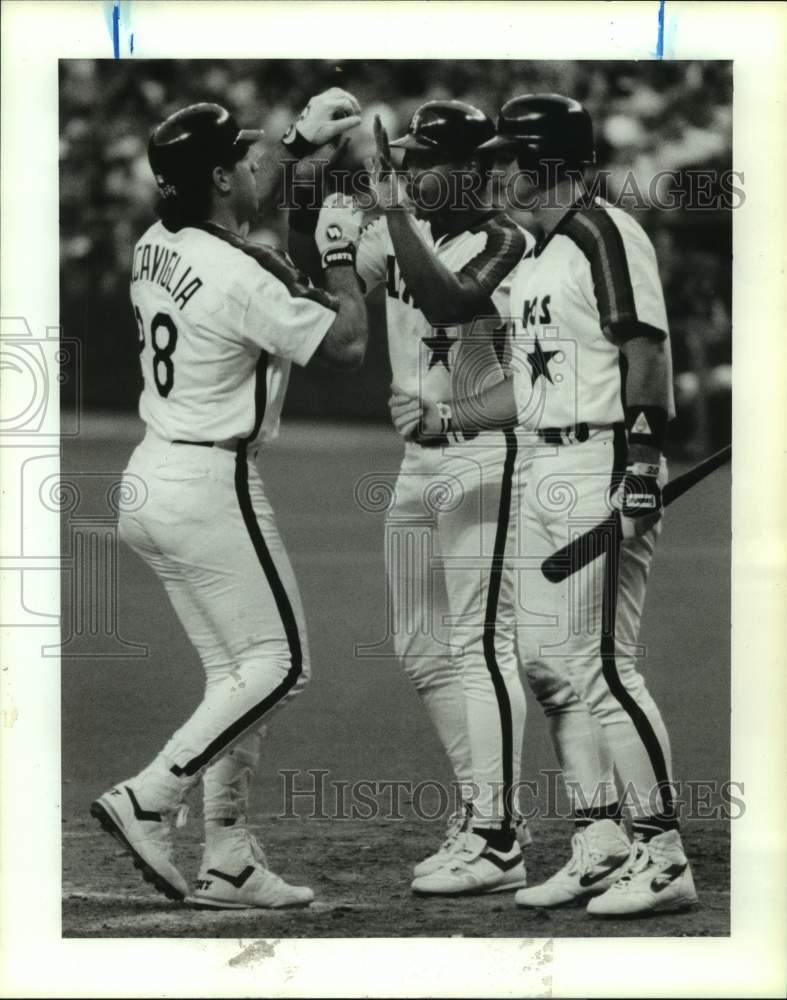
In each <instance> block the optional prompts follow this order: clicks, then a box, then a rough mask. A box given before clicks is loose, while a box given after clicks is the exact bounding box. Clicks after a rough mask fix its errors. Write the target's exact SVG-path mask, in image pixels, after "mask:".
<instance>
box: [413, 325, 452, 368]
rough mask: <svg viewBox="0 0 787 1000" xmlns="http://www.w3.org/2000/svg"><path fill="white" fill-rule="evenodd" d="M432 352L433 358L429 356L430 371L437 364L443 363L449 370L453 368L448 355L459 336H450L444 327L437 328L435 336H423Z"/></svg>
mask: <svg viewBox="0 0 787 1000" xmlns="http://www.w3.org/2000/svg"><path fill="white" fill-rule="evenodd" d="M421 339H422V340H423V342H424V344H425V345H426V347H428V348H429V350H430V351H431V352H432V356H431V358H429V371H431V370H432V369H433V368H434V366H435V365H442V366H443V367H444V368H445V370H446V371H447V372H450V371H451V369H450V368H449V366H448V355H449V354H450V353H451V348H452V347H453V346H454V344H455V343H456V341H457V339H458V338H457V337H449V336H448V334H447V333H446V332H445V330H443V329H438V330H435V332H434V336H433V337H422V338H421Z"/></svg>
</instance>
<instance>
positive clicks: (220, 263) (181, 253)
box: [131, 222, 336, 442]
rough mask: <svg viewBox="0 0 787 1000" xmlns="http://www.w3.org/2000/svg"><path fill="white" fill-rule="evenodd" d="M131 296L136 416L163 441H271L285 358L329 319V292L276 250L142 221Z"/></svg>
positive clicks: (210, 230)
mask: <svg viewBox="0 0 787 1000" xmlns="http://www.w3.org/2000/svg"><path fill="white" fill-rule="evenodd" d="M131 302H132V305H133V307H134V315H135V317H136V320H137V327H138V329H139V348H140V363H141V365H142V375H143V378H144V383H145V384H144V388H143V390H142V395H141V397H140V402H139V412H140V416H141V417H142V419H143V420H144V421H145V423H146V424H147V425H148V426H149V427H151V428H152V430H153V431H155V433H156V434H158V435H159V436H160V437H162V438H165V439H167V440H170V441H178V440H181V441H225V440H227V439H232V438H248V439H249V441H250V442H253V441H261V440H269V439H271V438H273V437H275V436H276V434H277V432H278V426H279V417H280V414H281V408H282V404H283V402H284V395H285V392H286V390H287V382H288V379H289V374H290V364H291V362H293V361H294V362H295V363H296V364H299V365H305V364H306V363H307V362H308V361H309V359H310V358H311V356H312V355H313V354H314V352H315V350H316V349H317V347H318V345H319V343H320V341H321V340H322V338H323V337H324V336H325V334H326V333H327V331H328V329H329V327H330V326H331V324H332V323H333V321H334V320H335V318H336V303H335V300H334V299H333V297H332V296H330V295H328V294H327V293H325V292H322V291H320V290H318V289H314V288H308V287H307V286H306V285H305V284H304V283H303V281H302V279H301V276H300V275H299V273H298V272H297V271H296V270H295V269H294V268H292V267H291V266H290V265H289V264H288V263H287V261H286V260H285V259H284V258H283V257H282V256H280V255H279V253H278V252H277V251H275V250H273V249H271V248H268V247H262V246H259V245H257V244H252V243H248V242H247V241H245V240H242V239H241V238H240V237H238V236H235V235H234V234H232V233H230V232H229V231H228V230H226V229H222V228H221V227H219V226H213V225H210V224H205V225H203V226H201V227H199V228H197V227H192V226H187V227H185V228H183V229H180V230H179V231H178V232H170V231H169V230H168V229H166V228H165V226H164V225H163V224H162V223H160V222H157V223H155V224H154V225H153V226H151V227H150V229H148V231H147V232H146V233H145V234H144V236H142V238H141V239H140V240H139V242H138V243H137V245H136V247H135V249H134V258H133V268H132V276H131Z"/></svg>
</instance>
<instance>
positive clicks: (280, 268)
mask: <svg viewBox="0 0 787 1000" xmlns="http://www.w3.org/2000/svg"><path fill="white" fill-rule="evenodd" d="M197 228H199V229H202V230H204V231H205V232H206V233H209V234H210V235H211V236H215V237H217V239H220V240H224V242H225V243H229V244H230V245H231V246H234V247H235V248H236V249H237V250H240V251H241V252H242V253H245V254H246V255H247V256H248V257H251V258H252V259H253V260H256V262H257V263H258V264H259V265H260V267H261V268H262V269H263V270H264V271H267V272H268V273H269V274H272V275H273V277H274V278H278V280H279V281H280V282H281V283H282V284H283V285H284V287H285V288H286V289H287V291H288V292H289V293H290V295H292V296H293V298H302V299H310V300H311V301H312V302H318V303H319V304H320V305H321V306H324V307H325V308H326V309H330V310H332V311H333V312H338V311H339V302H338V300H337V298H336V296H335V295H331V294H330V293H329V292H326V291H325V290H324V289H322V288H315V287H314V286H313V285H310V284H309V283H308V279H307V278H305V276H304V275H303V274H301V272H300V271H299V270H298V269H297V268H295V267H293V266H292V265H291V264H290V263H289V262H288V261H287V259H286V258H285V257H284V255H283V254H282V253H281V252H280V251H278V250H275V249H274V248H273V247H266V246H263V245H262V244H261V243H251V242H249V241H248V240H244V239H242V237H240V236H236V235H235V233H231V232H230V231H229V230H228V229H222V228H221V226H214V225H211V224H210V223H209V222H206V223H202V224H201V225H199V226H198V227H197Z"/></svg>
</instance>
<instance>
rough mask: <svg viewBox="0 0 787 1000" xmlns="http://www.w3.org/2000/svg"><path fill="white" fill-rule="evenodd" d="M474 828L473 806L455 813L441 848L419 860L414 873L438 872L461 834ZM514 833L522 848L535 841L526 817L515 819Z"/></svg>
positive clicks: (449, 822)
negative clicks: (462, 811)
mask: <svg viewBox="0 0 787 1000" xmlns="http://www.w3.org/2000/svg"><path fill="white" fill-rule="evenodd" d="M472 828H473V810H472V807H470V808H468V809H466V810H465V812H464V813H454V814H453V815H452V816H451V817H450V818H449V820H448V827H447V829H446V833H445V840H444V841H443V843H442V845H441V846H440V849H439V850H438V851H435V853H434V854H430V855H429V857H428V858H424V860H423V861H419V863H418V864H417V865H416V866H415V867H414V868H413V875H414V876H415V877H416V878H422V877H423V876H424V875H431V874H432V872H436V871H438V870H439V869H440V868H442V867H444V866H445V864H446V863H447V862H448V861H449V860H450V859H451V857H452V856H453V854H454V852H455V850H456V848H457V844H458V843H459V834H460V833H465V832H467V831H468V830H472ZM514 834H515V836H516V839H517V843H518V844H519V846H520V847H521V848H522V849H524V848H525V847H530V845H531V844H532V843H533V838H532V836H531V835H530V830H529V829H528V827H527V820H526V819H525V818H524V817H520V818H519V819H517V820H515V821H514Z"/></svg>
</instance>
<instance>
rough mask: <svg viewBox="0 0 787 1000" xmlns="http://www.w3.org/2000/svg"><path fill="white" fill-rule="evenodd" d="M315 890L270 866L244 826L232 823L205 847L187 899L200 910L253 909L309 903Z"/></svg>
mask: <svg viewBox="0 0 787 1000" xmlns="http://www.w3.org/2000/svg"><path fill="white" fill-rule="evenodd" d="M313 899H314V893H313V892H312V890H311V889H309V888H307V887H306V886H300V885H289V884H288V883H287V882H285V881H284V879H283V878H280V877H279V876H278V875H275V874H274V873H273V872H272V871H271V870H270V869H269V868H268V862H267V859H266V857H265V854H264V852H263V850H262V848H261V847H260V845H259V844H258V843H257V841H256V839H255V837H253V836H252V834H251V832H250V831H249V830H248V828H247V827H245V826H238V825H236V826H230V827H227V828H226V829H225V830H223V831H221V833H220V834H218V835H217V837H216V840H215V842H214V843H213V844H212V845H211V847H210V848H206V850H205V856H204V857H203V860H202V866H201V868H200V872H199V876H198V877H197V882H196V889H195V892H194V894H193V895H192V896H190V897H189V898H188V899H187V902H188V903H191V904H192V905H193V906H196V907H198V908H200V909H211V910H251V909H276V910H278V909H283V908H284V907H287V906H308V905H309V904H310V903H311V902H312V901H313Z"/></svg>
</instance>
